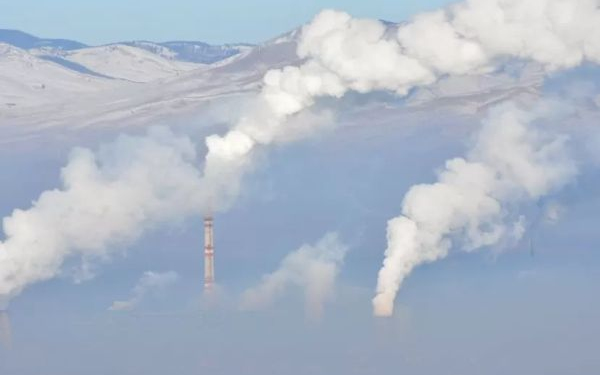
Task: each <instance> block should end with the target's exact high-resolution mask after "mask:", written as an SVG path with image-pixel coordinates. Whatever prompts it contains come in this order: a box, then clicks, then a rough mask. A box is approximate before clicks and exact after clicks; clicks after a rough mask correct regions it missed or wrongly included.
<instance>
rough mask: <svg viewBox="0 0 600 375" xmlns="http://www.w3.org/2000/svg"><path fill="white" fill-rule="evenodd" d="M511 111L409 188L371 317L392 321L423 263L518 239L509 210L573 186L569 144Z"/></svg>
mask: <svg viewBox="0 0 600 375" xmlns="http://www.w3.org/2000/svg"><path fill="white" fill-rule="evenodd" d="M533 120H534V117H533V116H532V115H530V114H528V113H526V112H524V111H522V110H519V109H517V108H516V107H515V106H512V105H507V106H501V107H500V108H497V109H495V110H493V111H492V113H491V114H490V116H489V117H488V119H487V120H486V121H485V123H484V126H483V128H482V129H481V131H480V133H479V135H478V137H477V140H476V143H475V146H474V147H473V149H472V150H471V151H470V152H469V153H468V155H467V156H466V157H465V158H455V159H451V160H448V161H447V162H446V165H445V168H444V169H443V170H442V171H441V172H440V173H439V175H438V180H437V182H435V183H432V184H423V185H415V186H413V187H412V188H411V189H410V190H409V191H408V193H407V194H406V196H405V197H404V200H403V203H402V215H400V216H398V217H396V218H393V219H391V220H390V221H389V222H388V247H387V249H386V251H385V260H384V261H383V267H382V268H381V270H380V271H379V277H378V282H377V295H376V297H375V298H374V299H373V306H374V312H375V314H376V315H379V316H389V315H391V314H392V312H393V305H394V299H395V297H396V294H397V292H398V289H399V288H400V286H401V285H402V282H403V281H404V279H405V278H406V277H407V276H408V275H409V274H410V273H411V271H412V270H413V269H414V268H415V267H417V266H419V265H420V264H423V263H427V262H433V261H436V260H438V259H441V258H444V257H446V256H447V255H448V252H449V251H450V249H451V248H452V247H453V245H457V244H458V245H460V247H462V248H463V249H464V250H466V251H471V250H475V249H478V248H481V247H484V246H491V245H494V244H497V243H498V242H499V241H500V240H501V239H503V238H505V237H506V236H519V235H522V234H523V230H522V229H523V227H524V225H523V223H522V219H521V218H519V219H517V221H516V222H515V223H514V224H513V225H510V224H509V221H510V215H509V214H510V209H511V208H512V207H513V206H514V205H515V204H518V203H519V202H523V201H528V200H534V201H535V200H537V199H538V198H540V197H542V196H544V195H546V194H548V193H551V192H553V191H555V190H557V189H559V188H561V187H562V186H563V185H565V184H566V183H568V182H569V181H571V180H572V178H573V177H574V176H575V175H576V166H575V163H574V162H573V161H572V160H571V158H570V156H569V154H568V152H567V150H566V146H565V142H566V138H565V137H563V136H560V135H556V134H548V133H546V132H544V131H543V130H541V129H537V128H535V127H534V126H533V125H532V124H531V123H532V121H533Z"/></svg>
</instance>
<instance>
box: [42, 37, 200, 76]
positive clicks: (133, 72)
mask: <svg viewBox="0 0 600 375" xmlns="http://www.w3.org/2000/svg"><path fill="white" fill-rule="evenodd" d="M35 53H43V51H36V52H35ZM54 53H55V54H54V55H55V56H58V57H60V58H63V59H65V60H68V61H71V62H74V63H77V64H80V65H82V66H84V67H86V68H87V69H89V70H90V71H92V72H96V73H98V74H101V75H104V76H107V77H112V78H119V79H124V80H128V81H133V82H150V81H153V80H155V79H161V78H166V77H171V76H177V75H179V74H180V73H182V72H185V71H188V70H193V69H200V68H203V65H200V64H194V63H187V62H181V61H176V60H168V59H166V58H164V57H162V56H160V55H157V54H154V53H152V52H148V51H146V50H144V49H141V48H137V47H132V46H127V45H124V44H112V45H108V46H101V47H89V48H82V49H77V50H73V51H54Z"/></svg>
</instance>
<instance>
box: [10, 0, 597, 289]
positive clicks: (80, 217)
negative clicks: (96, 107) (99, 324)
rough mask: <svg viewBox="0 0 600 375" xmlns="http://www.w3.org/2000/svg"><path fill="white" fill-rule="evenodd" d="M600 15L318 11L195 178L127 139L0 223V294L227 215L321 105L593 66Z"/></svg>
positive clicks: (497, 7) (488, 4) (158, 140)
mask: <svg viewBox="0 0 600 375" xmlns="http://www.w3.org/2000/svg"><path fill="white" fill-rule="evenodd" d="M598 5H599V2H598V0H578V1H567V0H528V1H522V0H467V1H464V2H461V3H457V4H455V5H453V6H451V7H449V8H447V9H445V10H438V11H434V12H429V13H424V14H421V15H418V16H416V17H415V18H414V19H413V20H412V21H410V22H408V23H406V24H403V25H400V26H398V27H396V28H387V27H386V25H384V24H383V23H382V22H380V21H377V20H368V19H353V18H352V17H351V16H349V15H348V14H346V13H344V12H339V11H333V10H325V11H323V12H321V13H320V14H318V15H317V16H316V17H315V18H314V19H313V21H312V22H311V23H310V24H308V25H306V26H305V27H304V28H303V30H302V35H301V39H300V42H299V45H298V50H297V52H298V55H299V56H300V57H301V58H303V59H304V61H305V62H304V63H303V64H302V65H301V66H288V67H285V68H283V69H277V70H271V71H269V72H267V74H266V75H265V77H264V82H263V88H262V91H261V92H260V94H259V95H258V97H257V99H256V100H255V102H253V103H252V104H253V105H251V106H249V110H247V111H246V112H245V113H244V115H243V116H241V118H240V120H239V121H238V122H237V123H236V124H235V125H234V126H233V128H232V129H231V130H230V131H229V132H228V133H226V134H225V135H223V136H220V135H212V136H209V137H208V138H207V139H206V145H207V147H208V154H207V155H206V159H205V164H204V171H203V175H202V176H200V175H199V174H198V173H197V171H196V170H195V168H194V167H193V163H194V160H193V159H194V157H195V152H194V149H193V147H192V144H191V142H189V140H187V139H182V138H178V137H175V136H173V135H172V134H162V135H157V134H156V133H153V134H150V136H149V137H148V138H146V139H138V138H131V137H123V138H121V139H120V140H119V141H117V142H116V143H115V144H113V145H110V146H105V147H104V148H103V149H101V150H100V152H99V153H98V154H94V153H93V152H91V151H90V150H85V149H78V150H76V151H74V152H73V154H72V156H71V159H70V161H69V163H68V165H67V166H66V167H65V168H64V169H63V172H62V177H63V187H62V188H61V189H56V190H51V191H47V192H44V193H43V194H42V195H40V197H39V198H38V199H37V201H36V202H34V204H33V206H32V207H31V208H29V209H27V210H15V211H14V212H13V214H12V215H11V216H9V217H6V218H4V220H3V229H4V232H5V234H6V238H5V240H4V242H2V243H0V295H2V294H5V295H10V296H14V295H15V294H18V293H19V292H20V291H21V290H22V289H23V288H24V287H25V286H26V285H28V284H30V283H33V282H36V281H42V280H46V279H49V278H52V277H54V276H56V275H57V274H58V273H59V271H60V268H61V265H62V264H63V262H64V259H65V258H66V257H68V256H70V255H76V254H79V255H81V256H82V257H83V259H84V262H87V261H88V260H90V259H95V258H107V257H109V255H110V252H111V249H114V248H115V245H117V244H122V243H127V242H129V241H132V240H134V239H135V238H137V237H138V236H139V235H140V234H141V233H142V232H143V230H144V229H145V228H147V227H148V226H152V225H154V224H156V223H158V222H162V221H170V220H178V219H182V218H185V217H186V216H189V215H194V214H199V213H202V212H217V211H219V210H222V209H225V208H227V207H228V205H229V204H231V203H232V202H233V200H234V199H235V198H236V197H237V195H238V194H239V190H240V186H241V180H242V177H243V176H244V175H245V174H246V173H248V172H249V171H250V170H251V169H252V166H253V161H254V159H255V155H257V153H258V152H259V151H260V149H261V148H264V147H265V146H268V145H270V144H274V143H283V142H290V141H294V140H296V139H299V138H302V137H306V136H310V135H311V134H313V133H315V132H318V131H320V130H321V128H322V127H323V126H324V125H326V123H327V121H323V120H322V119H320V117H317V118H311V117H310V116H309V115H306V114H302V113H300V112H301V111H302V110H304V109H306V108H308V107H310V106H312V105H313V104H314V102H315V100H316V99H317V98H319V97H323V96H330V97H342V96H343V95H344V94H345V93H346V92H348V91H350V90H353V91H357V92H360V93H367V92H371V91H374V90H387V91H392V92H396V93H398V94H399V95H404V94H406V93H408V92H409V90H410V89H411V88H414V87H418V86H423V85H428V84H431V83H433V82H435V81H436V80H437V79H438V78H440V77H443V76H446V75H457V74H458V75H460V74H473V73H478V72H485V71H489V70H493V69H495V68H496V67H497V66H499V65H500V64H501V63H502V62H503V60H504V59H507V58H519V59H529V60H533V61H536V62H538V63H540V64H543V65H544V66H545V67H546V69H547V70H548V71H553V70H557V69H566V68H569V67H573V66H576V65H578V64H580V63H582V62H583V61H591V62H595V63H598V62H600V10H599V8H598ZM302 116H306V117H304V118H303V117H302ZM162 132H163V133H167V132H166V131H162ZM86 264H87V263H86ZM85 269H86V267H84V271H85Z"/></svg>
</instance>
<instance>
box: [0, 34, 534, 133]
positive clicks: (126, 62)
mask: <svg viewBox="0 0 600 375" xmlns="http://www.w3.org/2000/svg"><path fill="white" fill-rule="evenodd" d="M389 27H390V30H391V31H390V32H393V28H396V27H397V25H396V24H389ZM298 37H299V30H298V29H296V30H293V31H291V32H289V33H286V34H283V35H281V36H278V37H276V38H273V39H271V40H269V41H267V42H265V43H262V44H260V45H258V46H256V47H246V48H245V49H243V50H242V51H241V52H240V53H237V54H235V55H232V56H230V57H229V58H227V59H224V60H220V61H217V62H215V63H212V64H195V63H186V62H181V61H178V60H177V58H180V56H179V55H177V53H176V52H174V51H175V50H173V49H171V48H169V47H165V46H164V45H161V44H157V43H152V42H143V43H141V44H140V43H136V44H135V46H133V45H124V44H115V45H107V46H102V47H89V48H82V49H77V50H72V51H64V50H57V49H52V48H43V49H35V50H31V51H30V52H32V53H34V54H36V55H38V56H40V57H41V58H40V57H35V56H31V54H29V53H28V52H27V51H24V50H18V52H19V53H18V54H20V59H21V60H23V61H28V59H29V60H31V61H34V62H35V63H34V64H29V65H28V64H27V63H21V64H20V65H19V66H16V65H14V63H13V65H11V66H8V65H7V64H8V63H7V61H6V59H3V60H0V72H2V73H0V77H3V78H2V79H3V80H4V81H7V80H8V79H9V78H8V77H17V76H18V77H21V78H17V79H16V80H13V81H11V85H12V86H8V85H3V86H2V87H7V88H6V89H4V88H3V89H2V92H1V93H0V100H1V101H0V120H2V121H1V122H3V123H4V124H14V125H18V126H23V127H26V126H30V127H36V126H44V127H47V126H51V125H57V126H67V127H68V126H74V125H76V126H77V127H86V126H98V125H119V126H122V125H123V124H127V125H136V124H152V123H155V122H157V121H163V120H165V119H169V118H173V117H177V116H184V117H186V116H187V117H189V116H197V115H199V114H200V113H202V112H203V111H206V108H207V107H208V106H209V105H212V104H213V103H215V102H219V101H223V100H233V99H234V98H235V97H238V96H241V95H249V94H253V93H256V92H258V90H260V87H261V85H262V77H263V75H264V74H265V72H266V71H267V70H269V69H273V68H279V67H282V66H285V65H298V64H301V63H302V60H301V59H299V58H298V56H297V55H296V47H297V42H298ZM178 56H179V57H178ZM48 58H50V59H51V60H52V61H47V60H44V59H48ZM37 66H40V67H42V66H43V67H45V68H43V69H42V68H37ZM9 71H10V72H12V73H10V74H8V73H5V72H9ZM54 71H57V72H58V73H54ZM66 72H67V73H68V74H67V73H66ZM3 73H4V74H3ZM542 76H543V72H542V71H541V69H540V68H539V67H536V66H535V65H519V64H518V63H517V64H516V65H515V66H512V67H508V68H507V69H506V70H503V71H498V72H494V73H488V74H485V75H466V76H462V77H460V76H459V77H449V78H445V79H442V80H440V81H439V82H437V83H435V84H433V85H431V86H429V87H425V88H421V89H418V90H415V91H414V92H413V93H411V95H409V97H407V98H404V99H394V100H390V101H387V102H384V103H379V104H377V105H372V104H369V103H368V102H369V101H368V100H366V101H360V102H359V103H358V104H353V106H352V108H351V109H350V110H351V111H353V112H356V113H357V114H359V113H362V114H361V115H360V116H367V117H368V116H369V115H368V112H370V111H371V112H372V111H385V112H386V113H387V116H389V117H390V118H393V117H397V116H402V115H403V114H404V113H406V112H407V111H427V110H431V109H432V108H442V107H443V108H449V109H451V110H454V111H459V112H462V113H464V112H468V113H473V112H477V111H480V110H481V109H482V108H485V107H486V106H489V105H491V104H493V103H496V102H498V101H502V100H506V99H507V98H518V99H523V100H529V99H531V98H532V97H535V96H537V93H538V90H539V88H540V86H541V82H542ZM108 77H112V78H115V79H110V78H108ZM42 80H44V82H46V84H45V85H46V87H69V85H71V86H73V89H64V90H63V91H61V92H56V93H55V94H53V95H41V94H40V92H43V90H47V89H39V88H35V87H36V82H41V81H42ZM55 80H56V81H57V82H54V81H55ZM4 81H2V82H4ZM131 81H135V82H131ZM136 82H137V83H136ZM0 84H1V83H0ZM18 85H21V86H25V87H26V88H27V89H25V88H23V87H21V86H19V87H17V86H18ZM87 85H89V88H87V87H81V86H87ZM38 86H39V84H38ZM32 87H33V88H32ZM83 91H85V92H86V93H85V95H83V94H77V93H80V92H83ZM15 93H19V94H18V95H17V96H19V97H20V98H21V100H19V101H15V100H13V99H11V98H12V97H14V96H15ZM25 98H27V100H25ZM42 99H43V100H42ZM363 102H365V103H367V104H365V103H363ZM6 103H11V104H10V105H9V104H6ZM15 103H16V104H15ZM21 103H27V106H26V107H25V106H24V105H22V104H21ZM360 116H358V115H357V118H360Z"/></svg>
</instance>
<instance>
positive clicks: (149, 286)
mask: <svg viewBox="0 0 600 375" xmlns="http://www.w3.org/2000/svg"><path fill="white" fill-rule="evenodd" d="M178 279H179V275H178V274H177V273H176V272H173V271H169V272H164V273H157V272H152V271H146V272H144V274H143V275H142V277H141V278H140V279H139V281H138V282H137V284H136V285H135V287H134V288H133V290H132V291H131V293H132V296H131V298H130V299H128V300H125V301H114V302H113V303H112V305H111V306H110V307H109V308H108V310H110V311H131V310H134V309H135V308H136V307H137V306H138V305H139V304H140V303H141V302H142V301H143V300H144V298H146V297H147V296H148V295H149V294H151V293H155V292H158V291H161V290H164V289H165V288H167V287H168V286H170V285H172V284H174V283H175V282H176V281H177V280H178Z"/></svg>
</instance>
